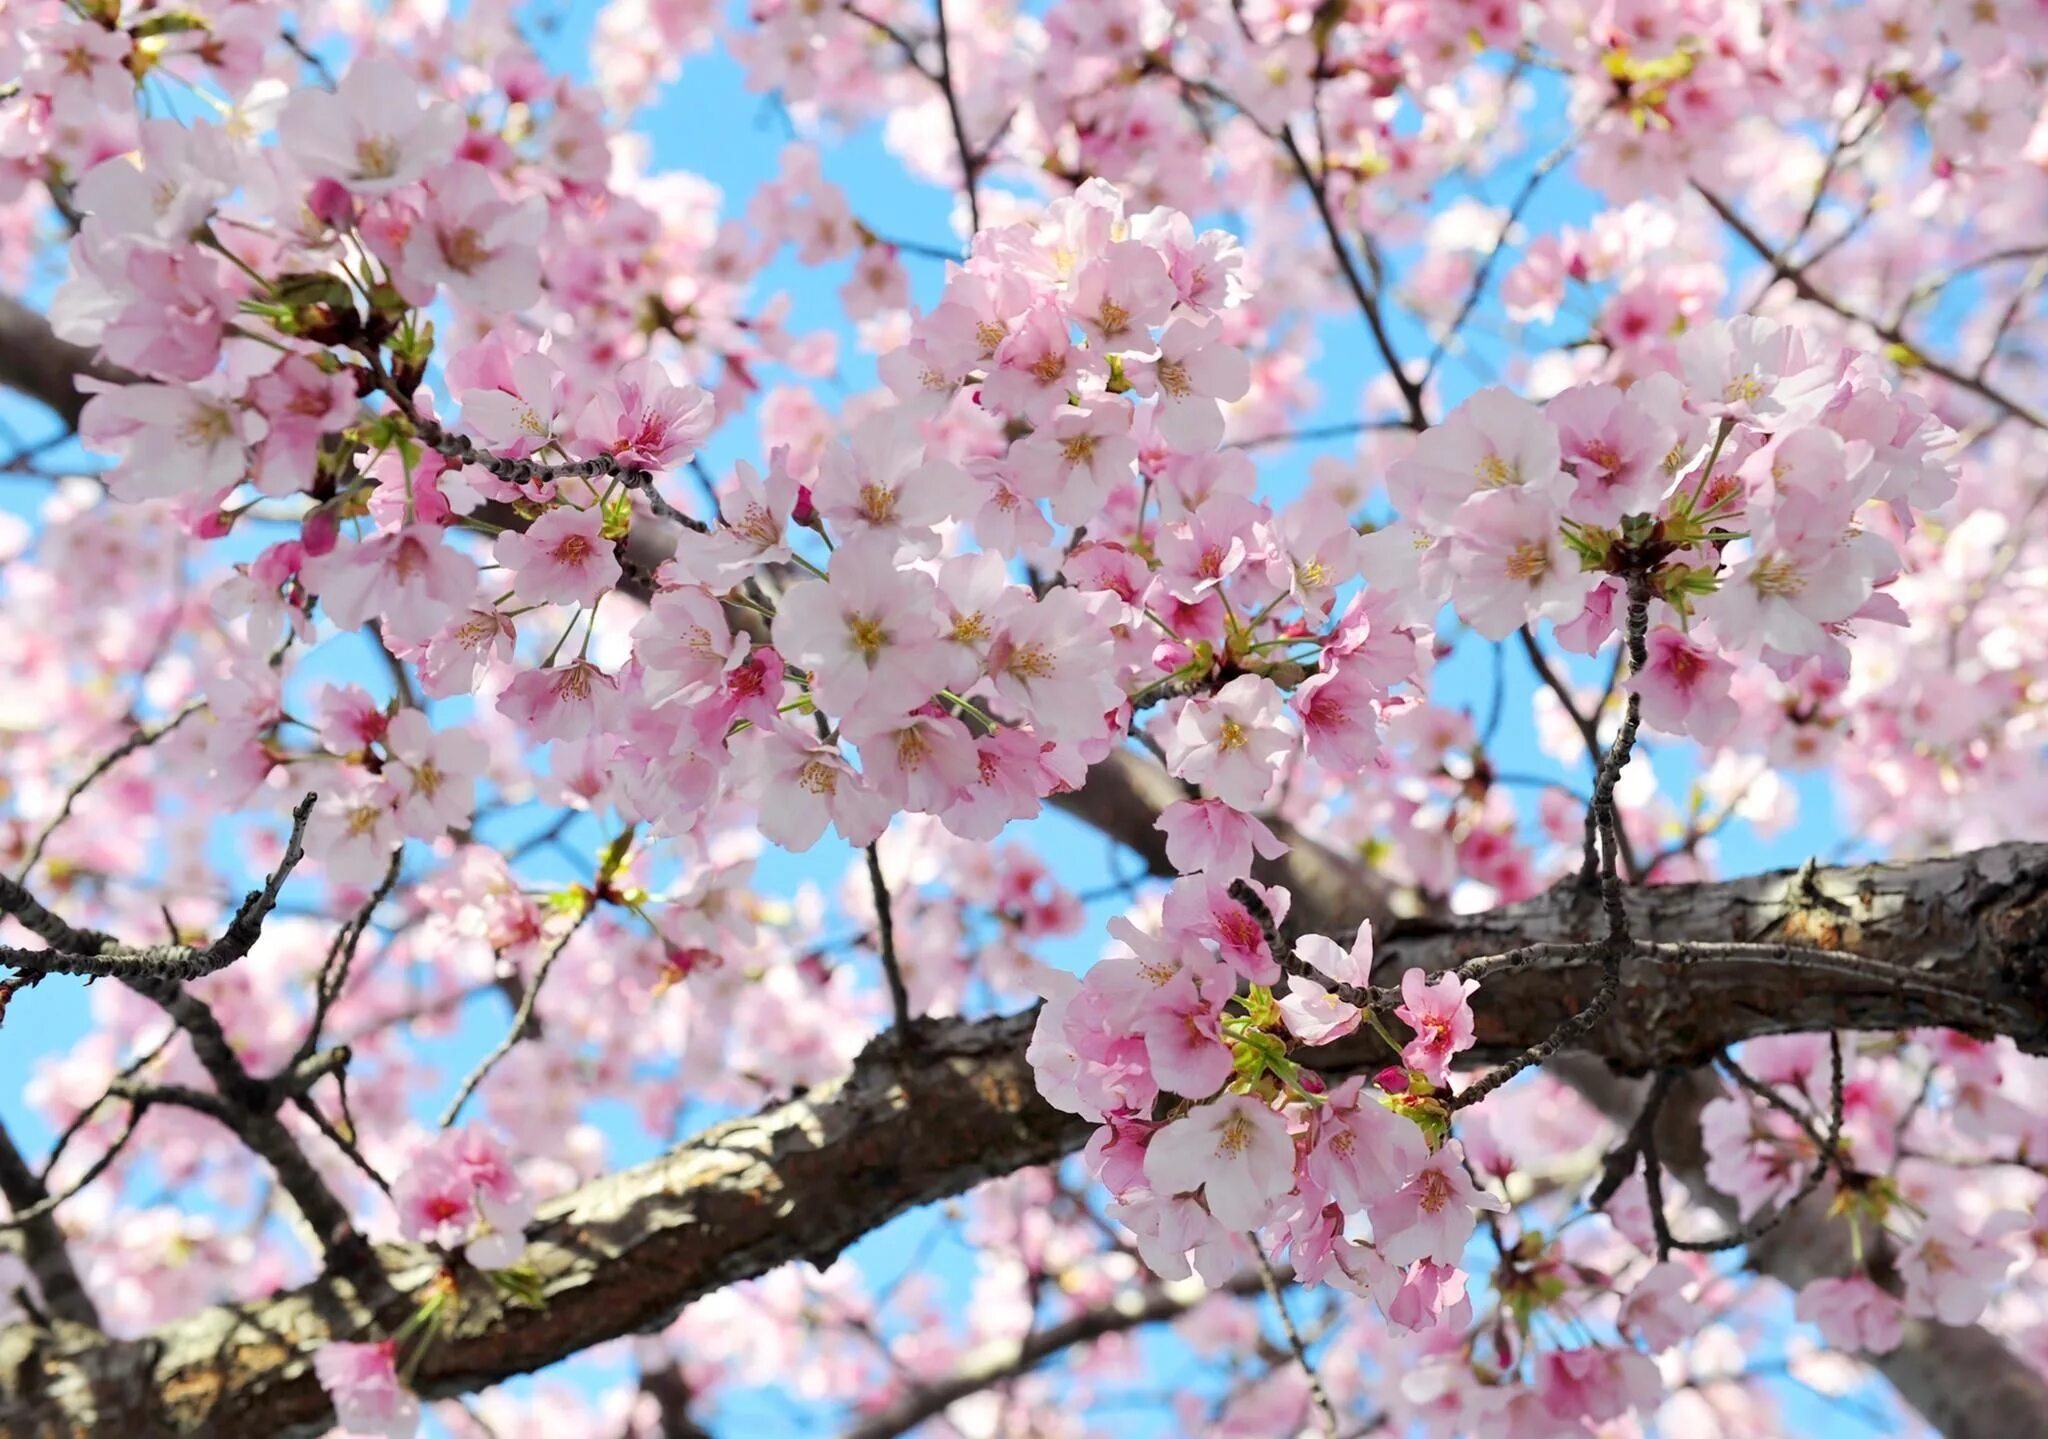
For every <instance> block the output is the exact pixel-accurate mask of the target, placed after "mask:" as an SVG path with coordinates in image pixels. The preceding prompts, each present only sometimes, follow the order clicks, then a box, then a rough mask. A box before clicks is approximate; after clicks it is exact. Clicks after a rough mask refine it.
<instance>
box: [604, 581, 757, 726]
mask: <svg viewBox="0 0 2048 1439" xmlns="http://www.w3.org/2000/svg"><path fill="white" fill-rule="evenodd" d="M751 644H752V641H751V640H750V639H749V637H748V636H747V635H745V634H743V633H742V634H736V633H734V631H733V628H732V626H731V625H730V624H729V623H728V622H727V620H726V617H725V606H724V605H723V604H721V603H720V602H719V601H718V599H717V598H716V597H715V596H713V595H712V594H711V593H710V592H709V591H707V590H703V589H700V588H698V587H697V586H695V585H687V586H684V587H683V588H681V589H674V590H663V591H662V592H661V593H659V594H657V595H656V596H655V597H654V600H653V602H652V603H651V604H649V605H648V607H647V613H646V614H644V615H642V616H641V617H640V620H639V622H638V623H637V624H635V625H634V626H633V656H634V658H636V659H637V660H639V661H640V667H641V684H642V692H643V693H644V694H645V695H646V697H647V699H648V701H649V703H651V704H657V705H663V704H668V703H670V702H671V701H675V700H682V701H685V702H690V701H696V700H702V699H704V698H706V697H707V696H709V695H711V694H713V693H714V692H716V691H717V689H718V688H719V686H720V685H721V684H723V683H724V681H725V677H726V676H727V675H728V674H730V673H731V672H732V671H733V670H734V669H735V668H737V667H738V666H739V665H740V664H741V663H742V662H744V661H745V659H746V657H747V653H748V649H749V647H750V645H751Z"/></svg>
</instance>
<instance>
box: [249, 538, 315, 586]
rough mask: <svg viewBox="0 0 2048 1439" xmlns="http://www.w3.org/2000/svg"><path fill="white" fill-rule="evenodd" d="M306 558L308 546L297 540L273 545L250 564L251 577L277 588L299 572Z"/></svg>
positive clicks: (259, 582)
mask: <svg viewBox="0 0 2048 1439" xmlns="http://www.w3.org/2000/svg"><path fill="white" fill-rule="evenodd" d="M305 560H306V547H305V546H304V545H302V544H300V543H299V542H298V541H297V540H285V541H284V542H282V543H281V544H275V545H272V546H271V547H270V548H269V549H267V550H265V551H264V552H263V553H262V554H260V555H258V556H257V557H256V561H255V563H254V564H252V565H250V566H249V577H250V578H251V579H253V580H255V581H256V582H257V583H258V584H260V585H263V586H265V587H266V588H272V589H274V588H276V587H277V586H278V585H281V584H283V583H284V582H285V581H286V580H288V579H290V578H291V577H292V576H293V575H295V574H297V573H298V572H299V566H300V565H302V564H304V563H305Z"/></svg>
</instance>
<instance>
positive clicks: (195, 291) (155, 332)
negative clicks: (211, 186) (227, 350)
mask: <svg viewBox="0 0 2048 1439" xmlns="http://www.w3.org/2000/svg"><path fill="white" fill-rule="evenodd" d="M124 272H125V273H124V275H123V280H124V281H125V283H124V284H123V286H122V288H123V290H124V291H125V294H126V296H127V303H126V304H124V305H123V306H122V307H121V309H120V312H119V313H118V314H116V315H114V316H113V317H112V318H111V319H110V320H109V321H108V322H107V324H106V326H105V327H104V328H103V329H102V330H101V332H100V336H99V344H100V353H101V354H103V355H105V356H106V358H107V359H108V360H110V361H111V362H112V363H114V364H116V365H119V366H121V367H122V368H123V369H128V370H134V371H136V372H137V373H139V374H144V375H148V376H150V377H152V378H154V379H161V380H197V379H202V378H204V377H205V376H206V375H208V374H211V373H212V371H213V368H214V366H215V365H216V364H217V363H218V362H219V360H220V345H221V336H222V334H223V332H224V327H225V326H226V324H227V322H228V321H229V320H231V319H232V318H233V317H234V314H235V296H234V295H233V294H231V293H230V292H229V291H228V289H227V287H226V285H225V284H224V283H223V281H222V275H221V269H220V262H219V261H218V260H216V259H215V258H214V257H213V256H212V255H211V254H209V253H207V252H206V251H204V250H201V249H199V248H198V247H196V246H189V245H188V246H181V247H179V248H177V249H170V250H164V249H157V248H154V247H144V246H133V247H130V248H129V249H128V251H127V256H126V264H125V266H124Z"/></svg>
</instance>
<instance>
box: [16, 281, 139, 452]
mask: <svg viewBox="0 0 2048 1439" xmlns="http://www.w3.org/2000/svg"><path fill="white" fill-rule="evenodd" d="M80 375H97V376H99V377H100V378H102V379H108V380H123V379H127V378H130V377H129V376H127V375H124V374H123V373H122V372H120V371H119V370H115V369H112V368H110V367H108V366H105V365H102V364H100V362H99V361H98V360H96V359H94V358H93V354H92V351H90V350H87V349H84V348H83V347H81V346H78V345H73V344H70V343H68V342H67V341H64V340H60V339H58V338H57V336H56V334H55V332H54V331H52V330H51V329H50V322H49V321H48V320H46V319H44V318H43V317H42V316H41V315H40V314H38V313H36V311H34V310H31V309H30V308H29V307H28V306H26V305H24V304H22V303H21V301H19V300H17V299H15V298H14V297H13V296H11V295H0V385H5V386H6V387H7V388H8V389H10V390H18V391H20V392H21V393H22V394H24V395H27V396H28V397H29V398H31V399H33V400H38V401H40V402H42V403H43V404H44V405H46V406H48V407H49V408H50V409H52V410H54V411H55V412H56V413H57V416H58V418H59V419H61V420H63V421H64V424H65V426H66V427H67V428H69V429H74V430H75V429H77V428H78V417H79V415H80V414H81V413H83V411H84V410H85V401H86V396H84V395H83V394H80V393H79V389H78V377H79V376H80Z"/></svg>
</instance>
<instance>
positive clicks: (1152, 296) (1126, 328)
mask: <svg viewBox="0 0 2048 1439" xmlns="http://www.w3.org/2000/svg"><path fill="white" fill-rule="evenodd" d="M1174 298H1175V296H1174V286H1173V277H1172V276H1171V275H1169V274H1167V272H1166V262H1165V261H1164V260H1162V259H1161V258H1160V256H1159V252H1158V251H1157V250H1155V249H1153V248H1152V247H1151V246H1150V245H1146V244H1143V243H1141V242H1139V241H1137V240H1117V241H1113V242H1112V243H1110V244H1109V245H1107V246H1106V247H1104V249H1103V250H1102V252H1101V253H1100V254H1098V255H1096V256H1095V257H1094V258H1093V259H1091V260H1089V261H1088V263H1087V264H1085V265H1083V266H1082V267H1081V269H1080V270H1079V272H1078V273H1076V274H1075V276H1074V279H1073V283H1072V284H1071V285H1069V286H1068V288H1067V295H1066V303H1067V313H1068V314H1070V315H1072V316H1073V317H1074V323H1075V324H1077V325H1079V326H1080V327H1081V333H1082V334H1084V335H1086V336H1087V337H1088V347H1089V348H1090V349H1091V350H1093V351H1094V352H1095V353H1097V354H1100V355H1113V354H1117V353H1120V352H1122V351H1126V350H1149V349H1150V348H1152V327H1153V326H1155V325H1160V324H1164V323H1165V322H1166V316H1167V312H1168V311H1169V310H1171V309H1172V308H1173V302H1174Z"/></svg>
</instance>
